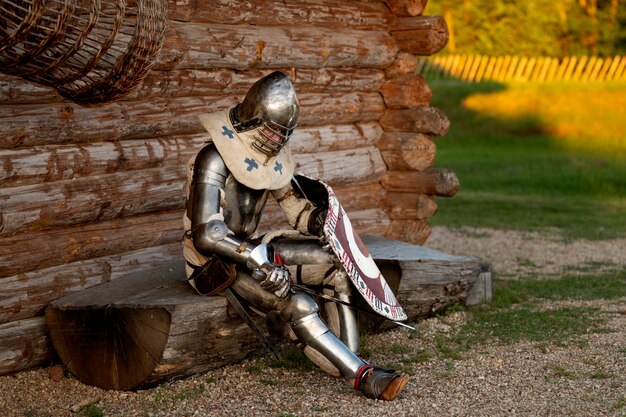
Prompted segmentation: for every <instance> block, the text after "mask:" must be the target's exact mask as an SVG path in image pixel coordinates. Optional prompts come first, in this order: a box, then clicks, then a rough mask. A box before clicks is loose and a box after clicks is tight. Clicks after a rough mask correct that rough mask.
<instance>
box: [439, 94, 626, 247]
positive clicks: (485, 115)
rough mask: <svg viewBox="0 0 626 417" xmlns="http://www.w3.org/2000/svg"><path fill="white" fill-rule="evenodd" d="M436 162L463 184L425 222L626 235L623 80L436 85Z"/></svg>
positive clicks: (581, 234)
mask: <svg viewBox="0 0 626 417" xmlns="http://www.w3.org/2000/svg"><path fill="white" fill-rule="evenodd" d="M431 88H432V90H433V105H434V106H436V107H438V108H440V109H442V110H443V111H444V113H445V114H446V115H447V116H448V118H449V119H450V121H451V127H450V130H449V132H448V134H447V135H446V136H444V137H443V138H439V139H437V161H436V165H437V166H441V167H445V168H448V169H451V170H452V171H454V172H455V173H456V174H457V176H458V177H459V180H460V182H461V188H460V190H459V192H458V194H457V195H456V196H455V197H453V198H450V199H448V198H439V199H438V200H437V203H438V205H439V210H438V213H437V214H436V215H435V216H434V217H433V219H432V224H434V225H446V226H452V227H459V226H474V227H491V228H496V229H517V230H544V229H548V228H557V229H558V230H560V231H561V232H562V233H563V235H564V236H565V237H571V238H588V239H608V238H618V237H626V216H624V213H625V212H626V123H624V122H623V111H624V109H625V108H626V99H624V97H626V84H624V83H604V84H602V83H595V84H558V83H555V84H542V85H540V84H525V85H502V84H489V83H487V84H454V85H450V84H437V83H432V84H431Z"/></svg>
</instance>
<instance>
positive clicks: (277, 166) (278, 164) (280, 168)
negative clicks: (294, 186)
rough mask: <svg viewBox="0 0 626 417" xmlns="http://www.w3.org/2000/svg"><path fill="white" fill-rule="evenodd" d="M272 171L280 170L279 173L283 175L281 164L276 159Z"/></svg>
mask: <svg viewBox="0 0 626 417" xmlns="http://www.w3.org/2000/svg"><path fill="white" fill-rule="evenodd" d="M274 171H276V172H280V175H283V164H281V163H280V162H278V161H276V164H275V165H274Z"/></svg>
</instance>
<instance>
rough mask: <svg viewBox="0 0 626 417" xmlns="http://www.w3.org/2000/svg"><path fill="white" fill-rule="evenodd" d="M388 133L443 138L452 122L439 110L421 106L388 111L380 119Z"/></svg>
mask: <svg viewBox="0 0 626 417" xmlns="http://www.w3.org/2000/svg"><path fill="white" fill-rule="evenodd" d="M380 125H381V126H382V127H383V130H385V131H386V132H416V133H424V134H428V135H435V136H442V135H445V134H446V132H447V131H448V129H449V128H450V121H449V120H448V118H447V117H446V115H445V114H444V113H443V112H442V111H441V110H439V109H437V108H435V107H430V106H419V107H416V108H414V109H408V110H393V109H388V110H387V111H386V112H385V114H384V116H383V117H382V118H381V119H380Z"/></svg>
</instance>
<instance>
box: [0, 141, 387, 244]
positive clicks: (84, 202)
mask: <svg viewBox="0 0 626 417" xmlns="http://www.w3.org/2000/svg"><path fill="white" fill-rule="evenodd" d="M296 167H297V170H298V171H300V172H302V173H304V174H307V175H311V176H314V177H317V178H324V180H325V181H327V182H328V183H329V184H332V185H336V186H345V185H349V184H356V183H363V182H375V181H378V180H379V179H380V178H381V176H382V175H383V173H384V172H385V164H384V162H383V160H382V157H381V156H380V152H379V150H378V149H377V148H375V147H373V146H369V147H366V146H365V147H360V148H358V149H354V150H353V149H349V150H342V151H332V152H318V153H315V154H300V155H298V157H297V160H296ZM185 175H186V174H185V166H184V163H178V164H174V165H171V164H169V165H165V166H163V167H159V168H152V169H144V170H140V171H128V172H120V173H114V174H104V175H96V176H89V177H83V178H80V179H75V180H65V181H56V182H49V183H43V184H37V185H27V186H21V187H11V188H4V189H0V236H7V235H12V234H14V233H18V232H25V231H36V230H43V229H50V228H54V227H65V226H71V225H75V224H80V223H88V222H98V221H106V220H112V219H115V218H119V217H129V216H134V215H138V214H145V213H150V212H155V211H170V210H177V209H179V210H183V209H184V205H185V194H184V191H183V186H184V183H185Z"/></svg>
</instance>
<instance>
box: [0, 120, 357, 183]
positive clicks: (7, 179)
mask: <svg viewBox="0 0 626 417" xmlns="http://www.w3.org/2000/svg"><path fill="white" fill-rule="evenodd" d="M342 126H343V125H342ZM349 126H352V125H349ZM322 129H324V130H325V128H322ZM305 130H306V129H305ZM338 130H340V131H341V130H342V129H341V128H338ZM307 132H308V130H307ZM315 132H319V129H311V132H309V133H305V137H315V136H316V135H315ZM318 136H322V135H321V134H320V135H318ZM326 136H327V135H326V134H324V135H323V136H322V137H326ZM207 138H208V135H207V134H206V133H201V134H195V135H176V136H169V137H161V138H155V139H136V140H132V139H131V140H124V141H114V142H95V143H87V144H83V145H48V146H45V145H38V146H33V147H27V148H16V149H0V187H17V186H23V185H32V184H42V183H44V182H54V181H61V180H71V179H77V178H82V177H87V176H98V175H103V174H112V173H116V172H118V173H119V172H124V171H133V170H143V169H149V168H156V167H163V166H165V165H166V164H170V165H171V164H175V163H179V164H181V165H184V164H185V163H186V162H187V160H188V159H189V158H191V157H192V156H193V155H195V153H197V152H198V151H199V150H200V149H201V148H202V147H203V146H204V144H205V142H206V140H207ZM311 140H313V139H311ZM319 142H320V146H323V145H321V143H324V144H325V143H326V142H327V140H325V139H322V138H321V137H320V139H319ZM0 192H1V190H0Z"/></svg>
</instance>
